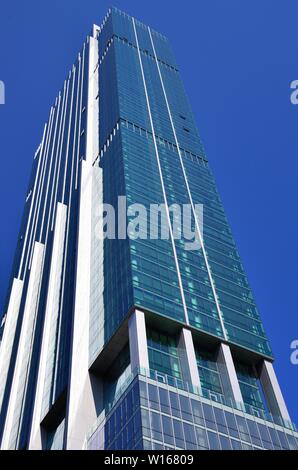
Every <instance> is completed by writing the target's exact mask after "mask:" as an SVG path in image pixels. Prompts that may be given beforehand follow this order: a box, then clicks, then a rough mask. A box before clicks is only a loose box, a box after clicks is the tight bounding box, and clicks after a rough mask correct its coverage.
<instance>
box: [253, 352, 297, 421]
mask: <svg viewBox="0 0 298 470" xmlns="http://www.w3.org/2000/svg"><path fill="white" fill-rule="evenodd" d="M260 382H261V385H262V389H263V393H264V395H265V398H266V401H267V405H268V408H269V411H270V413H271V414H272V415H273V416H279V417H281V418H282V419H283V420H284V421H286V422H290V421H291V418H290V416H289V413H288V410H287V406H286V404H285V401H284V398H283V395H282V392H281V389H280V386H279V383H278V380H277V378H276V375H275V371H274V368H273V365H272V363H271V362H269V361H266V360H264V361H263V363H262V366H261V373H260Z"/></svg>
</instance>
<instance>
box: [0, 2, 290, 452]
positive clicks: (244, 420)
mask: <svg viewBox="0 0 298 470" xmlns="http://www.w3.org/2000/svg"><path fill="white" fill-rule="evenodd" d="M102 204H109V205H110V206H109V207H113V208H115V210H116V214H117V215H116V217H115V219H114V222H115V227H114V229H115V233H116V237H115V238H113V237H111V236H106V237H102V236H101V234H102V230H103V228H105V227H106V219H105V217H104V218H103V217H102ZM198 204H201V205H203V224H202V223H201V222H202V221H201V220H199V216H198V213H197V211H196V210H195V209H196V206H197V205H198ZM136 205H138V207H139V206H140V205H142V207H143V208H144V209H145V210H146V211H147V212H148V213H150V215H151V212H150V210H151V208H152V205H162V207H163V209H164V210H163V211H162V210H161V211H159V210H158V211H157V214H155V216H156V217H155V219H154V222H153V221H152V220H153V219H150V220H147V222H148V224H149V222H150V223H151V228H152V224H154V223H155V228H156V229H157V231H158V229H160V230H159V232H161V230H162V229H164V226H166V228H167V230H168V237H161V236H155V237H151V238H150V237H148V236H145V235H146V234H145V233H144V232H142V230H139V233H138V236H127V233H126V229H127V226H128V232H129V230H130V228H129V225H128V222H131V220H132V213H131V212H130V211H129V210H128V211H127V208H130V209H131V208H135V207H136ZM173 206H176V207H187V208H188V209H189V213H190V216H191V220H192V222H191V229H192V230H193V232H195V233H196V237H197V241H198V242H199V244H200V249H189V247H188V249H187V248H186V243H189V239H188V237H187V236H186V234H185V233H184V232H183V233H182V234H181V233H180V232H179V234H180V235H181V236H177V233H176V232H175V230H174V219H175V215H174V216H173ZM147 212H146V213H147ZM119 214H120V215H121V214H122V216H123V214H126V216H125V218H124V220H123V217H121V216H119ZM142 217H143V219H144V216H143V215H142ZM142 217H141V218H140V221H141V222H144V220H142ZM140 225H141V223H140ZM0 348H1V349H0V407H1V408H0V409H1V413H0V431H1V447H2V448H3V449H7V448H9V449H17V448H18V449H24V448H29V449H40V448H43V449H62V448H64V449H82V448H84V449H142V448H144V449H163V448H166V449H167V448H169V449H171V448H178V449H208V448H212V449H220V448H222V449H230V448H232V449H248V448H266V449H279V448H284V449H288V448H291V449H294V448H297V437H298V434H297V433H296V432H295V430H294V427H293V425H292V423H291V421H290V417H289V414H288V411H287V407H286V404H285V402H284V399H283V396H282V393H281V391H280V388H279V384H278V381H277V379H276V376H275V373H274V369H273V366H272V362H273V357H272V353H271V349H270V346H269V343H268V340H267V338H266V335H265V333H264V329H263V326H262V322H261V320H260V316H259V313H258V310H257V308H256V305H255V302H254V299H253V296H252V293H251V290H250V287H249V284H248V281H247V278H246V275H245V272H244V269H243V266H242V264H241V261H240V258H239V255H238V252H237V249H236V247H235V243H234V240H233V237H232V234H231V230H230V227H229V224H228V222H227V220H226V217H225V214H224V210H223V207H222V204H221V201H220V198H219V195H218V192H217V189H216V185H215V183H214V179H213V176H212V174H211V171H210V168H209V165H208V162H207V158H206V155H205V153H204V150H203V147H202V144H201V141H200V137H199V135H198V131H197V128H196V125H195V122H194V118H193V115H192V112H191V109H190V106H189V103H188V100H187V98H186V95H185V91H184V88H183V84H182V82H181V78H180V75H179V71H178V68H177V64H176V62H175V59H174V56H173V53H172V50H171V48H170V45H169V43H168V40H167V39H166V38H165V37H164V36H163V35H161V34H159V33H157V32H156V31H154V30H152V29H151V28H149V27H147V26H145V25H144V24H142V23H140V22H139V21H137V20H135V19H134V18H132V17H130V16H128V15H127V14H125V13H123V12H121V11H119V10H117V9H116V8H112V9H111V10H110V11H109V12H108V14H107V16H106V18H105V19H104V22H103V23H102V25H101V26H100V27H98V26H94V27H93V31H92V33H91V35H90V36H88V38H87V40H86V42H85V44H84V46H83V48H82V50H81V52H80V54H79V56H78V58H77V60H76V62H75V64H74V65H73V68H72V70H71V71H70V72H69V75H68V77H67V79H66V80H65V82H64V86H63V89H62V90H61V92H60V93H59V95H58V97H57V98H56V101H55V103H54V104H53V106H52V108H51V110H50V115H49V119H48V122H47V124H46V125H45V128H44V133H43V137H42V141H41V143H40V145H39V147H38V149H37V151H36V153H35V156H34V160H33V170H32V176H31V179H30V182H29V187H28V193H27V196H26V202H25V211H24V218H23V222H22V225H21V230H20V235H19V240H18V245H17V249H16V255H15V261H14V266H13V271H12V277H11V283H10V287H9V293H8V300H7V305H6V307H5V313H4V316H3V320H2V327H1V346H0Z"/></svg>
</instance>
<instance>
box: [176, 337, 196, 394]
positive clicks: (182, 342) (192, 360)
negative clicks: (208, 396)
mask: <svg viewBox="0 0 298 470" xmlns="http://www.w3.org/2000/svg"><path fill="white" fill-rule="evenodd" d="M178 351H179V357H180V364H181V371H182V377H183V380H184V381H185V382H188V383H189V384H191V385H192V387H193V388H194V389H195V390H197V391H198V392H199V393H200V394H201V393H202V389H201V382H200V377H199V371H198V367H197V361H196V353H195V349H194V344H193V339H192V334H191V331H190V330H187V329H186V328H182V331H181V333H180V338H179V343H178Z"/></svg>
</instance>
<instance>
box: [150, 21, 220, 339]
mask: <svg viewBox="0 0 298 470" xmlns="http://www.w3.org/2000/svg"><path fill="white" fill-rule="evenodd" d="M148 32H149V36H150V40H151V44H152V49H153V52H154V57H155V62H156V66H157V69H158V74H159V78H160V82H161V86H162V90H163V94H164V98H165V102H166V105H167V110H168V114H169V118H170V121H171V126H172V130H173V134H174V138H175V142H176V146H177V151H178V155H179V160H180V164H181V168H182V171H183V176H184V181H185V185H186V188H187V193H188V197H189V200H190V204H191V208H192V212H193V216H194V220H195V224H196V229H197V232H198V235H199V239H200V243H201V247H202V251H203V256H204V260H205V264H206V268H207V272H208V277H209V280H210V284H211V288H212V293H213V297H214V300H215V304H216V308H217V312H218V316H219V320H220V323H221V327H222V331H223V334H224V338H225V340H227V334H226V329H225V325H224V321H223V318H222V314H221V310H220V305H219V302H218V298H217V293H216V289H215V285H214V281H213V278H212V273H211V270H210V266H209V263H208V257H207V253H206V250H205V247H204V241H203V236H202V233H201V230H200V225H199V223H198V219H197V215H196V212H195V207H194V203H193V199H192V195H191V191H190V187H189V184H188V180H187V175H186V172H185V168H184V164H183V159H182V155H181V151H180V146H179V142H178V138H177V134H176V129H175V126H174V121H173V117H172V114H171V110H170V105H169V101H168V98H167V94H166V90H165V86H164V82H163V78H162V74H161V71H160V67H159V63H158V60H157V55H156V51H155V46H154V43H153V39H152V35H151V30H150V28H149V26H148Z"/></svg>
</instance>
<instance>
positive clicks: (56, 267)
mask: <svg viewBox="0 0 298 470" xmlns="http://www.w3.org/2000/svg"><path fill="white" fill-rule="evenodd" d="M66 215H67V206H66V205H65V204H62V203H60V202H58V205H57V212H56V223H55V230H54V239H53V249H52V257H51V268H50V277H49V287H48V296H47V304H46V311H45V319H44V326H43V335H42V344H41V351H40V360H39V369H38V378H37V386H36V395H35V401H34V410H33V417H32V423H31V432H30V438H29V450H39V449H42V437H43V436H42V430H41V427H40V421H41V418H42V416H41V412H42V401H43V393H44V384H45V380H46V370H47V369H46V366H47V359H48V351H49V346H50V337H51V336H50V335H51V331H50V330H51V320H52V316H53V315H54V313H55V312H56V311H57V309H58V308H59V291H60V286H61V274H62V265H63V250H64V239H65V228H66Z"/></svg>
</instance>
